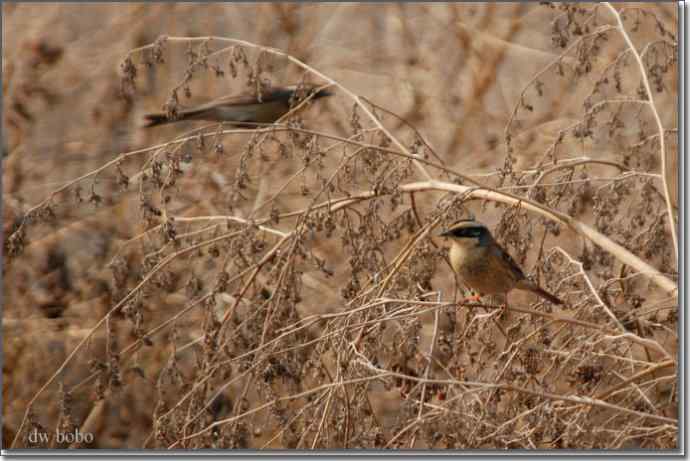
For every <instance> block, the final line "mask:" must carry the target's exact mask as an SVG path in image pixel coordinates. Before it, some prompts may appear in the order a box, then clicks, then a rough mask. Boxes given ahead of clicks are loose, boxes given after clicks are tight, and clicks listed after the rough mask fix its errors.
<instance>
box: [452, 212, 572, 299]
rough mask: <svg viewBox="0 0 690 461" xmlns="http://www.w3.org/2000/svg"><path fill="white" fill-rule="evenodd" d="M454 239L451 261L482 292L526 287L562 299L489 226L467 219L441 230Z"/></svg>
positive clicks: (505, 292) (467, 283) (506, 292)
mask: <svg viewBox="0 0 690 461" xmlns="http://www.w3.org/2000/svg"><path fill="white" fill-rule="evenodd" d="M440 236H442V237H448V238H450V239H451V247H450V264H451V266H453V270H454V271H455V272H456V273H457V274H458V275H460V277H462V279H463V281H464V282H465V284H466V285H467V286H468V287H469V288H471V289H473V290H474V291H476V292H478V294H480V295H496V294H503V295H506V304H507V302H508V301H507V295H508V292H509V291H511V290H513V289H518V290H526V291H531V292H532V293H535V294H537V295H539V296H541V297H542V298H544V299H546V300H548V301H550V302H552V303H554V304H563V301H561V300H560V299H558V298H557V297H555V296H554V295H552V294H551V293H548V292H547V291H545V290H543V289H541V288H539V287H538V286H537V285H536V284H534V283H533V282H531V281H530V280H529V279H528V278H527V277H526V276H525V274H524V273H523V272H522V270H521V269H520V267H519V266H518V265H517V264H516V263H515V261H513V258H511V257H510V255H509V254H508V253H506V251H505V250H504V249H503V248H501V247H500V246H499V245H498V243H496V241H495V240H494V238H493V236H492V235H491V232H489V229H487V227H486V226H485V225H484V224H482V223H480V222H477V221H474V220H471V219H465V220H461V221H458V222H456V223H455V224H453V225H452V226H451V227H450V228H449V229H448V230H447V231H445V232H443V233H442V234H440Z"/></svg>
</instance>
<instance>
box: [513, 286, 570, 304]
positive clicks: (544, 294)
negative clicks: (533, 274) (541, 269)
mask: <svg viewBox="0 0 690 461" xmlns="http://www.w3.org/2000/svg"><path fill="white" fill-rule="evenodd" d="M525 282H526V283H525ZM517 288H520V289H522V290H528V291H531V292H532V293H534V294H536V295H539V296H541V297H542V298H544V299H545V300H547V301H549V302H550V303H553V304H557V305H561V304H563V301H561V300H560V299H559V298H557V297H556V296H554V295H552V294H551V293H549V292H548V291H546V290H544V289H542V288H539V287H538V286H536V285H534V284H533V283H530V282H527V281H526V280H525V281H523V282H522V283H518V286H517Z"/></svg>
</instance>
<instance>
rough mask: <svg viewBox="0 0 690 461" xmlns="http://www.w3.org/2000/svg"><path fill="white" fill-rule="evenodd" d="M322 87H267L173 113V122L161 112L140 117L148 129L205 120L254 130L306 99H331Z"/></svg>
mask: <svg viewBox="0 0 690 461" xmlns="http://www.w3.org/2000/svg"><path fill="white" fill-rule="evenodd" d="M320 86H323V85H309V84H302V85H290V86H284V87H279V86H278V87H271V88H268V89H265V90H263V91H262V92H261V98H259V96H258V95H250V94H240V95H233V96H224V97H222V98H219V99H216V100H214V101H211V102H208V103H206V104H202V105H200V106H196V107H192V108H189V109H182V110H180V111H178V112H177V114H176V115H175V117H174V118H168V115H167V114H166V113H165V112H155V113H151V114H146V115H144V118H145V119H146V125H144V127H146V128H148V127H152V126H158V125H163V124H166V123H173V122H180V121H187V120H205V121H209V122H228V123H232V124H233V125H236V126H238V127H241V128H257V127H260V126H262V125H266V124H271V123H274V122H275V121H276V120H278V119H279V118H280V117H282V116H283V115H285V114H287V113H288V112H289V111H290V109H291V107H295V106H296V105H297V104H299V103H300V102H302V101H304V100H305V99H307V98H311V99H318V98H323V97H325V96H331V95H332V94H333V93H331V92H330V91H328V90H326V89H323V90H319V87H320Z"/></svg>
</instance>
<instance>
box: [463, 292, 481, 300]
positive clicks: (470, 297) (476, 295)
mask: <svg viewBox="0 0 690 461" xmlns="http://www.w3.org/2000/svg"><path fill="white" fill-rule="evenodd" d="M469 291H470V293H473V294H472V296H465V297H464V299H463V300H462V302H479V300H480V299H482V295H481V294H479V293H477V292H476V291H474V290H469Z"/></svg>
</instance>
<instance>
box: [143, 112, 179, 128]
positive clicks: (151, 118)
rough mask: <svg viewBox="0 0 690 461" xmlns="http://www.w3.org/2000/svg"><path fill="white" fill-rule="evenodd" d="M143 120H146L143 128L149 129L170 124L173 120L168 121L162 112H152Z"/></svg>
mask: <svg viewBox="0 0 690 461" xmlns="http://www.w3.org/2000/svg"><path fill="white" fill-rule="evenodd" d="M144 120H146V123H145V125H144V128H150V127H152V126H158V125H164V124H166V123H170V122H172V121H173V120H170V119H169V118H168V116H167V115H166V114H164V113H163V112H154V113H152V114H146V115H144Z"/></svg>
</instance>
